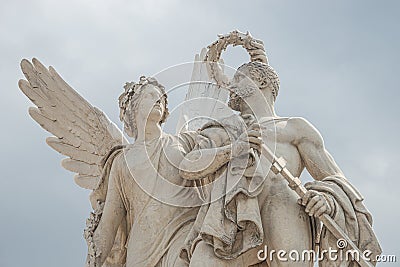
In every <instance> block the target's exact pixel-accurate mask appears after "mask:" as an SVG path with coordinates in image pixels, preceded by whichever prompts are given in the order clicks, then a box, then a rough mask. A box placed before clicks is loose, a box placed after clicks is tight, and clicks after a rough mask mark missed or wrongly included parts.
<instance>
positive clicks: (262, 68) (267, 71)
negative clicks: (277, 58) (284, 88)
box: [238, 61, 280, 100]
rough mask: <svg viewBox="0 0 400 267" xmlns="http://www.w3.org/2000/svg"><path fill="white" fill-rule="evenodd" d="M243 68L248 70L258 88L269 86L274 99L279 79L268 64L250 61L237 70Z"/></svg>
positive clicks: (277, 90) (242, 69)
mask: <svg viewBox="0 0 400 267" xmlns="http://www.w3.org/2000/svg"><path fill="white" fill-rule="evenodd" d="M244 69H247V70H248V71H249V74H250V78H251V79H252V80H253V81H254V82H256V83H258V84H259V85H260V89H264V88H267V87H270V89H271V90H272V95H273V96H274V100H276V97H277V96H278V92H279V85H280V81H279V76H278V74H277V73H276V71H275V70H274V69H273V68H272V67H271V66H270V65H268V64H265V63H261V62H258V61H252V62H249V63H245V64H243V65H242V66H240V67H239V68H238V71H244Z"/></svg>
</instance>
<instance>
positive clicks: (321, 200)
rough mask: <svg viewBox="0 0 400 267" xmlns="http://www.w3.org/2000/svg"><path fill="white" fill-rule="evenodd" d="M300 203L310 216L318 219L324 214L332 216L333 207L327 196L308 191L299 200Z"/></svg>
mask: <svg viewBox="0 0 400 267" xmlns="http://www.w3.org/2000/svg"><path fill="white" fill-rule="evenodd" d="M298 203H299V204H300V205H303V206H304V207H305V208H306V212H307V214H308V215H309V216H314V217H316V218H318V217H320V216H321V215H323V214H324V213H326V214H331V212H332V207H331V206H330V205H329V202H328V200H327V199H326V196H325V195H324V194H322V193H320V192H318V191H315V190H308V191H307V193H306V194H305V195H304V196H303V197H302V198H300V199H299V200H298Z"/></svg>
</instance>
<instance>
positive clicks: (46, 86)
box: [18, 58, 127, 189]
mask: <svg viewBox="0 0 400 267" xmlns="http://www.w3.org/2000/svg"><path fill="white" fill-rule="evenodd" d="M21 69H22V72H23V73H24V75H25V77H26V80H23V79H21V80H20V81H19V83H18V85H19V88H20V89H21V90H22V92H23V93H24V94H25V95H26V96H27V97H28V98H29V99H30V100H31V101H32V103H33V104H34V105H35V106H36V107H30V108H29V114H30V116H31V117H32V118H33V119H34V120H35V121H36V122H37V123H39V125H40V126H41V127H42V128H44V129H45V130H47V131H48V132H50V133H52V134H53V135H54V136H52V137H48V138H47V139H46V142H47V144H48V145H49V146H50V147H52V148H53V149H54V150H56V151H58V152H59V153H61V154H63V155H65V156H67V158H65V159H63V160H62V162H61V163H62V166H63V167H64V168H65V169H67V170H69V171H72V172H75V173H77V174H76V175H75V177H74V179H75V182H76V183H77V184H78V185H79V186H80V187H83V188H86V189H95V188H96V186H97V184H98V183H99V179H100V174H101V171H102V164H101V161H102V159H103V157H104V156H105V155H106V154H107V153H108V152H109V151H110V150H111V148H112V147H114V146H116V145H121V144H126V143H127V141H126V139H125V138H124V136H123V134H122V132H121V131H120V130H119V129H118V127H117V126H116V125H115V124H114V123H113V122H111V121H110V120H109V118H108V117H107V116H106V115H105V114H104V113H103V112H102V111H101V110H99V109H98V108H96V107H94V106H92V105H91V104H90V103H89V102H87V101H86V100H85V99H84V98H83V97H82V96H81V95H79V94H78V93H77V92H76V91H75V90H74V89H72V88H71V87H70V86H69V85H68V84H67V83H66V82H65V81H64V80H63V79H62V78H61V76H60V75H59V74H58V73H57V72H56V71H55V70H54V68H52V67H49V68H48V69H47V68H46V67H45V66H44V65H43V64H42V63H40V62H39V61H38V60H37V59H35V58H34V59H33V60H32V63H31V62H29V61H28V60H26V59H23V60H22V62H21Z"/></svg>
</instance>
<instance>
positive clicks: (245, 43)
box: [205, 30, 268, 83]
mask: <svg viewBox="0 0 400 267" xmlns="http://www.w3.org/2000/svg"><path fill="white" fill-rule="evenodd" d="M229 45H232V46H237V45H240V46H242V47H243V48H244V49H246V51H247V53H248V54H249V56H250V60H251V61H258V62H262V63H265V64H268V58H267V55H266V53H265V48H264V43H263V42H262V41H261V40H258V39H255V38H254V37H253V36H251V34H250V33H249V32H247V33H242V32H239V31H237V30H235V31H232V32H230V33H228V34H225V35H218V40H216V41H215V42H214V43H212V44H210V45H209V46H208V47H207V48H208V51H207V54H206V57H205V61H209V62H218V61H219V60H220V58H221V54H222V51H225V50H226V48H227V47H228V46H229ZM217 71H218V70H217V66H216V64H210V72H211V73H210V75H211V78H212V79H214V80H216V81H217V83H222V82H221V81H218V80H217V77H218V76H217V74H216V73H217Z"/></svg>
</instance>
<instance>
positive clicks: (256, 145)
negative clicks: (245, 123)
mask: <svg viewBox="0 0 400 267" xmlns="http://www.w3.org/2000/svg"><path fill="white" fill-rule="evenodd" d="M262 144H263V141H262V139H261V133H260V126H259V125H258V124H256V123H255V124H253V125H251V126H250V127H249V128H248V129H247V131H246V132H244V133H242V134H241V135H240V136H239V138H238V139H237V140H236V141H235V142H234V143H233V147H232V149H233V151H232V156H233V157H238V156H241V155H243V154H245V153H248V152H250V149H251V148H253V149H255V150H257V151H258V152H259V153H260V152H261V146H262Z"/></svg>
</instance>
